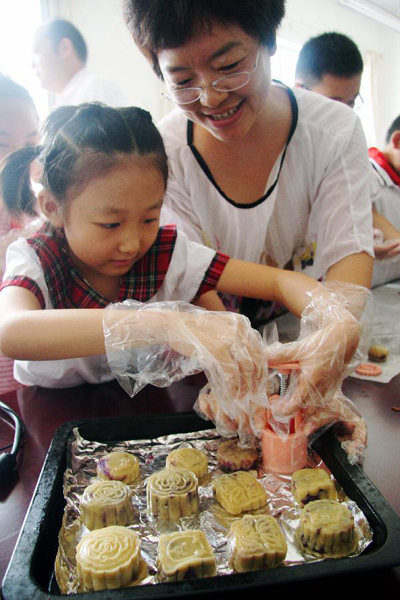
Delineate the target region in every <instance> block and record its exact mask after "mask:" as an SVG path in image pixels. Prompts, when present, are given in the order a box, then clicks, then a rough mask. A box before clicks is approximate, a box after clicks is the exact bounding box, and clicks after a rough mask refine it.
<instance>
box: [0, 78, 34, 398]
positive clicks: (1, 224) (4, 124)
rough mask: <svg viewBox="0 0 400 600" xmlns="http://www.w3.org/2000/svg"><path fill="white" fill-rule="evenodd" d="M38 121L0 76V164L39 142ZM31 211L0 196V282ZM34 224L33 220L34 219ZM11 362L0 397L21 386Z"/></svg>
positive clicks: (2, 365) (1, 367) (1, 371)
mask: <svg viewBox="0 0 400 600" xmlns="http://www.w3.org/2000/svg"><path fill="white" fill-rule="evenodd" d="M38 130H39V118H38V115H37V112H36V107H35V105H34V103H33V100H32V98H31V97H30V95H29V93H28V91H27V90H26V89H25V88H24V87H22V86H21V85H19V84H18V83H16V82H15V81H12V80H11V79H9V78H8V77H5V76H1V75H0V161H2V160H3V158H5V157H6V156H7V155H8V154H10V153H11V152H14V151H15V150H18V149H19V148H23V147H25V146H35V145H36V144H37V143H38V140H39V131H38ZM32 213H33V210H32V207H30V206H29V207H28V206H25V207H18V208H17V207H16V206H15V205H14V204H12V205H11V206H4V204H3V199H2V198H1V194H0V278H1V277H3V273H4V268H5V258H6V251H7V247H8V246H9V244H10V243H11V242H13V241H14V240H15V239H17V237H19V236H21V235H30V234H31V233H32V232H33V231H34V230H35V228H36V226H38V223H33V224H31V221H32V219H34V217H35V215H34V214H32ZM34 220H35V221H36V219H34ZM13 363H14V361H12V360H11V359H9V358H8V357H6V356H3V355H0V393H3V392H8V391H11V390H14V389H16V388H18V387H20V386H21V384H20V383H18V382H17V381H15V379H14V377H13Z"/></svg>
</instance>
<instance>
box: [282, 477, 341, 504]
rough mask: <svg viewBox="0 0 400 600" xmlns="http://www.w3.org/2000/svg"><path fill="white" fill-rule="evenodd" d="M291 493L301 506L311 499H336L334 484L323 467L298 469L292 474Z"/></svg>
mask: <svg viewBox="0 0 400 600" xmlns="http://www.w3.org/2000/svg"><path fill="white" fill-rule="evenodd" d="M291 486H292V494H293V496H294V499H295V500H296V502H298V503H299V505H300V506H301V507H303V506H304V505H305V504H307V503H308V502H311V501H313V500H324V499H328V500H337V499H338V497H337V492H336V488H335V484H334V482H333V481H332V479H331V478H330V477H329V475H328V473H327V472H326V471H324V469H300V470H299V471H295V472H294V473H293V475H292V482H291Z"/></svg>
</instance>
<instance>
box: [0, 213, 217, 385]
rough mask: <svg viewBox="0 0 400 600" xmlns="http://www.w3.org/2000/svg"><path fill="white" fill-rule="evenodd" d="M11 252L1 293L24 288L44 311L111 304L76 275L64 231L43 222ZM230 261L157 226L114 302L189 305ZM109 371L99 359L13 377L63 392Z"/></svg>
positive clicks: (24, 366)
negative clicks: (36, 230) (13, 287)
mask: <svg viewBox="0 0 400 600" xmlns="http://www.w3.org/2000/svg"><path fill="white" fill-rule="evenodd" d="M10 249H11V250H10V252H9V255H8V260H7V269H6V273H5V278H4V280H3V283H2V286H1V288H0V289H3V288H5V287H7V286H20V287H23V288H25V289H28V290H29V291H31V292H32V293H33V294H34V295H35V296H36V298H37V299H38V301H39V303H40V306H41V307H42V309H52V308H55V309H57V308H105V307H106V306H107V305H109V304H110V302H109V300H107V299H106V298H104V297H103V296H101V295H100V294H99V293H98V292H97V291H96V290H95V289H93V288H92V287H91V286H90V284H89V283H88V282H87V281H86V280H85V279H83V278H82V277H81V276H80V274H79V272H78V270H77V268H76V267H75V265H74V263H73V262H72V260H71V258H70V256H69V252H68V245H67V240H66V238H65V234H64V231H63V230H62V229H55V228H54V227H53V226H52V225H51V224H50V223H46V224H45V225H43V227H41V228H40V229H39V231H38V232H37V233H35V234H34V235H33V236H31V237H30V238H28V239H26V240H25V239H24V240H22V239H19V240H17V242H14V244H12V245H11V246H10ZM228 260H229V257H228V256H226V255H224V254H221V253H218V252H215V251H214V250H211V249H210V248H206V247H205V246H202V245H200V244H196V243H195V242H191V241H189V240H188V239H187V238H186V236H185V235H184V234H182V233H180V232H177V230H176V227H175V226H174V225H167V226H165V227H161V228H160V230H159V233H158V235H157V238H156V240H155V242H154V244H153V245H152V246H151V248H150V250H149V251H148V252H147V254H146V255H145V256H143V257H142V258H141V259H140V260H139V261H138V262H137V263H135V264H134V265H133V267H132V268H131V269H130V271H129V272H128V273H127V274H126V275H124V276H123V277H121V287H120V291H119V295H118V298H117V300H116V302H123V301H124V300H129V299H133V300H137V301H139V302H143V303H145V302H149V301H158V300H167V301H168V300H185V301H187V302H190V301H192V300H194V299H196V298H198V297H199V296H201V295H203V294H204V293H206V292H208V291H210V290H212V289H214V288H215V286H216V285H217V283H218V280H219V278H220V276H221V274H222V272H223V270H224V268H225V265H226V263H227V261H228ZM25 261H26V264H25ZM31 274H32V275H31ZM64 363H65V370H64V366H63V364H64ZM85 364H86V365H88V366H85ZM107 366H108V365H107V361H106V360H105V357H102V361H101V357H89V358H88V359H84V358H82V359H67V360H65V361H16V370H15V373H16V376H17V377H18V379H19V380H20V381H21V382H22V383H25V384H27V385H35V384H38V385H42V386H45V387H66V386H71V385H78V384H80V383H84V382H85V381H87V382H89V383H100V382H103V381H107V380H110V379H112V378H113V376H112V373H111V372H110V370H109V369H108V371H107ZM105 371H107V372H105ZM76 374H78V375H76ZM75 375H76V376H75ZM63 381H64V383H63Z"/></svg>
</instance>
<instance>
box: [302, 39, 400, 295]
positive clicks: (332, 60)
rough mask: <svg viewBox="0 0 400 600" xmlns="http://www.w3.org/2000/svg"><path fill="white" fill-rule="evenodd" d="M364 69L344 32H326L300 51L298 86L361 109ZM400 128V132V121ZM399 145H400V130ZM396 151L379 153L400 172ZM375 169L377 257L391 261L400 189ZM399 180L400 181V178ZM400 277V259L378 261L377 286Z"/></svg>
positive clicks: (398, 244)
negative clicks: (395, 197)
mask: <svg viewBox="0 0 400 600" xmlns="http://www.w3.org/2000/svg"><path fill="white" fill-rule="evenodd" d="M363 68H364V65H363V59H362V56H361V53H360V51H359V49H358V47H357V46H356V44H355V43H354V42H353V40H351V39H350V38H348V37H347V36H346V35H343V34H341V33H336V32H329V33H323V34H321V35H319V36H317V37H314V38H311V39H310V40H309V41H308V42H306V43H305V44H304V46H303V48H302V49H301V50H300V54H299V58H298V61H297V65H296V74H295V85H296V86H297V87H302V88H304V89H307V90H310V91H311V92H315V93H317V94H321V95H322V96H326V97H327V98H330V99H331V100H336V101H338V102H342V103H343V104H346V105H347V106H349V107H350V108H355V109H357V108H359V107H360V106H361V105H362V98H361V96H360V87H361V78H362V73H363ZM395 123H396V121H395ZM398 126H399V129H400V119H399V122H398ZM389 131H391V129H390V130H389ZM392 133H393V131H392ZM388 135H389V133H388ZM390 135H391V134H390ZM389 137H390V136H389ZM393 139H394V140H396V139H397V138H396V137H394V138H393ZM398 143H399V146H400V131H399V138H398ZM371 152H372V153H374V152H375V153H379V150H377V149H376V148H375V149H374V148H371V149H370V159H371ZM396 152H397V151H396V148H395V145H393V144H392V143H391V142H390V139H389V141H387V146H386V148H385V150H384V153H383V154H382V153H379V154H380V155H381V157H384V158H385V156H384V155H386V159H385V160H386V164H388V163H389V164H390V163H391V161H392V160H395V161H396V160H397V161H398V163H397V162H396V164H397V166H398V168H399V169H400V159H399V158H398V154H396ZM399 154H400V150H399ZM394 156H395V157H397V158H394ZM372 162H373V161H372ZM373 166H375V167H376V168H375V169H374V170H373V174H372V175H371V200H372V216H373V227H374V234H375V233H376V236H377V237H376V238H375V236H374V251H375V257H376V258H377V259H391V258H394V257H395V256H397V255H399V254H400V231H399V229H398V228H400V188H399V187H397V190H396V188H393V186H392V185H391V186H390V189H389V183H388V181H389V180H388V179H387V175H386V178H385V181H386V184H385V185H386V186H388V187H386V188H385V187H384V186H383V184H382V182H383V179H382V177H384V174H382V171H381V172H380V171H379V170H378V167H377V166H376V165H374V163H373ZM381 169H382V167H381ZM398 177H399V179H400V176H398ZM394 185H396V184H394ZM388 190H389V191H388ZM393 191H394V193H393ZM396 194H398V203H399V208H398V216H395V212H396V211H395V210H393V208H394V204H392V205H391V208H390V209H389V205H388V202H389V201H388V196H389V195H394V196H395V195H396ZM392 202H393V201H392ZM399 277H400V258H399V259H397V260H396V262H395V263H394V262H393V261H388V260H385V261H383V260H379V261H378V262H377V261H375V264H374V274H373V282H372V285H373V286H376V285H380V284H382V283H384V282H386V281H390V280H393V279H397V278H399Z"/></svg>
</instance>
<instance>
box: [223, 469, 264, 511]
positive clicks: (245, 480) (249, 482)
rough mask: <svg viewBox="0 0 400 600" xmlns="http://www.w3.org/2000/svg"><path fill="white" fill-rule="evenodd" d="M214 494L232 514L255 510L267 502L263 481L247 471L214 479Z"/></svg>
mask: <svg viewBox="0 0 400 600" xmlns="http://www.w3.org/2000/svg"><path fill="white" fill-rule="evenodd" d="M213 491H214V496H215V497H216V499H217V500H218V502H219V503H220V504H221V505H222V506H223V507H224V508H225V510H226V511H227V512H228V513H230V514H231V515H239V514H240V513H242V512H244V511H247V510H255V509H257V508H260V506H264V505H265V504H266V503H267V493H266V491H265V489H264V488H263V486H262V485H261V483H259V482H258V481H257V479H256V478H255V477H253V475H251V474H250V473H247V472H246V471H237V472H236V473H229V474H226V475H221V476H220V477H216V478H215V479H214V480H213Z"/></svg>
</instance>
